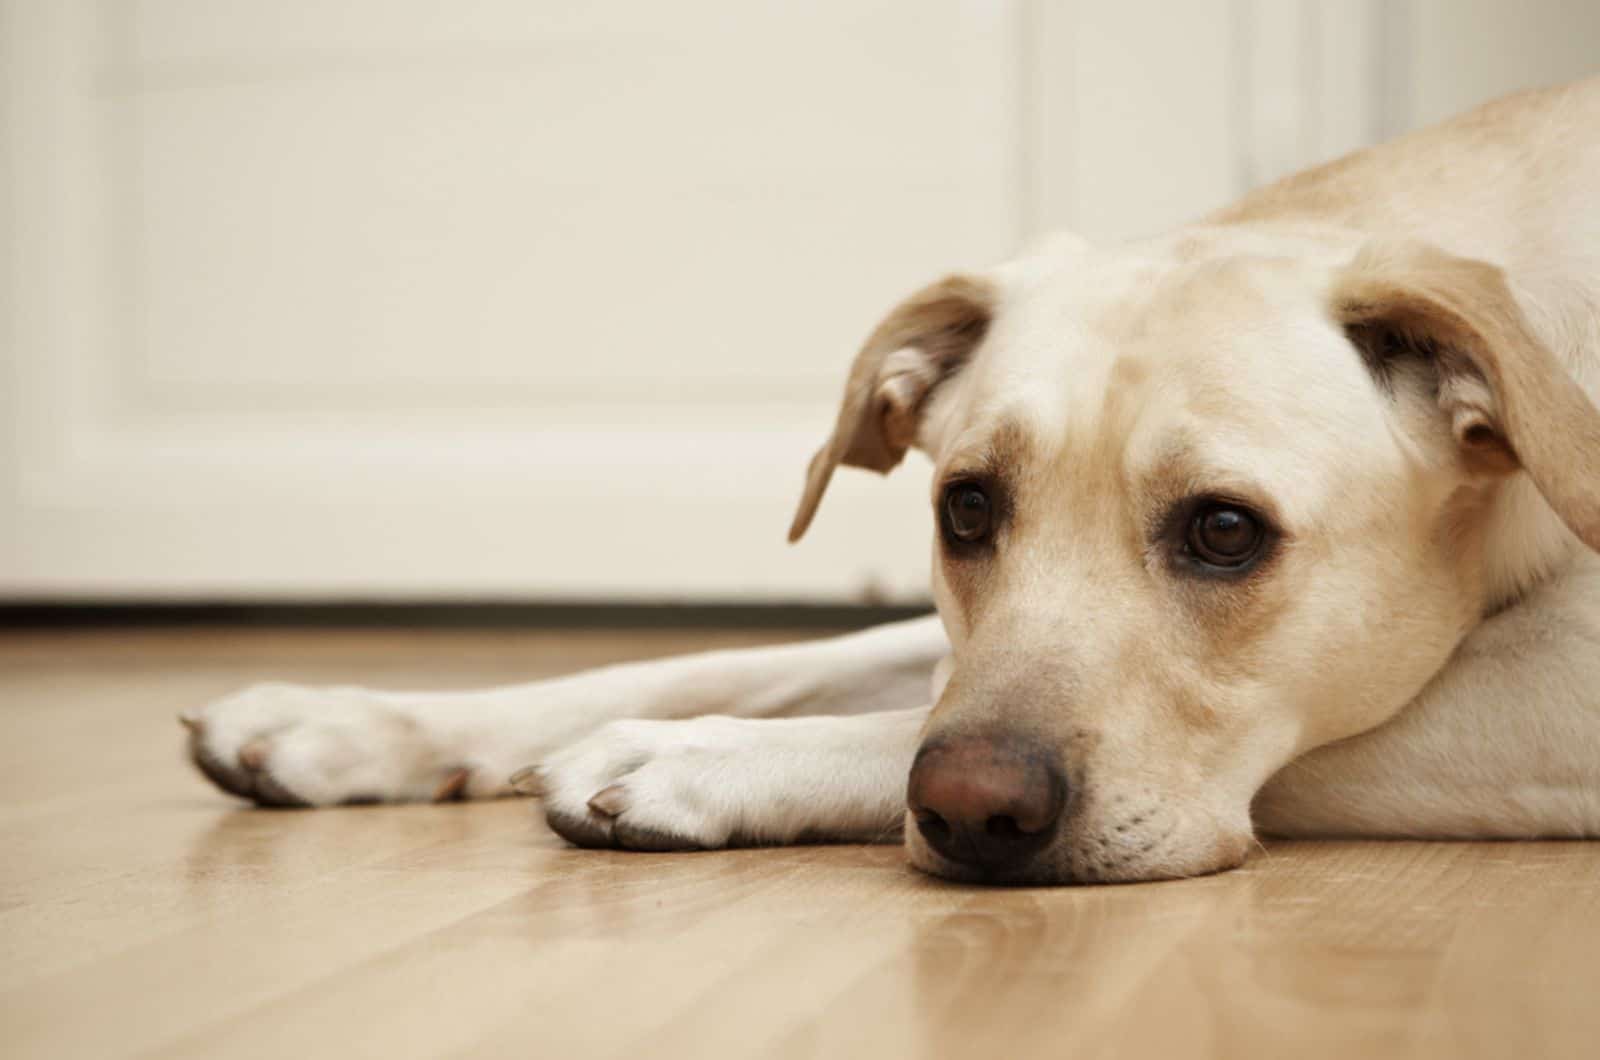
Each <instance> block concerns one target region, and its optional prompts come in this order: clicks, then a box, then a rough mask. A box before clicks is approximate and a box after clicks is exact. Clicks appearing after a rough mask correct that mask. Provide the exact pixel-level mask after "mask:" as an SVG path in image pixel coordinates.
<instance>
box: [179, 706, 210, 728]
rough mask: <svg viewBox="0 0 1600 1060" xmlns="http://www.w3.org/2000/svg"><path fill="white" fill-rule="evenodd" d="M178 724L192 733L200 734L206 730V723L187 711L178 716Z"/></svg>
mask: <svg viewBox="0 0 1600 1060" xmlns="http://www.w3.org/2000/svg"><path fill="white" fill-rule="evenodd" d="M178 724H179V725H182V726H183V727H184V728H185V729H188V730H189V731H190V732H199V731H200V730H201V729H203V728H205V722H203V721H201V720H200V718H199V717H198V716H197V715H194V714H190V713H188V712H187V711H186V712H184V713H181V714H179V715H178Z"/></svg>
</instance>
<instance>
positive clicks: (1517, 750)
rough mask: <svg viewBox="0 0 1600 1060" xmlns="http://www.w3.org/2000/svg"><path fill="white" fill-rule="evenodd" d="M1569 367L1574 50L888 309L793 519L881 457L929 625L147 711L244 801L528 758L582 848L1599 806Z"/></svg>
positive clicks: (1311, 829)
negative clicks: (1446, 112)
mask: <svg viewBox="0 0 1600 1060" xmlns="http://www.w3.org/2000/svg"><path fill="white" fill-rule="evenodd" d="M1597 386H1600V79H1597V80H1591V81H1587V82H1584V83H1582V84H1578V85H1573V86H1570V87H1567V88H1562V89H1556V90H1552V91H1544V92H1537V93H1532V94H1528V95H1523V96H1518V97H1516V98H1513V99H1509V100H1505V101H1502V102H1500V103H1496V104H1493V105H1491V106H1488V107H1485V108H1483V109H1481V110H1478V111H1475V112H1473V113H1471V114H1468V115H1466V116H1465V117H1463V118H1460V119H1458V120H1456V121H1454V122H1451V123H1449V124H1447V125H1444V126H1442V127H1439V128H1436V129H1432V130H1429V131H1426V132H1422V133H1419V134H1416V135H1413V136H1409V137H1407V138H1405V139H1403V140H1400V141H1398V142H1396V143H1394V144H1391V145H1388V146H1385V147H1381V148H1378V149H1375V150H1371V151H1367V152H1363V153H1360V154H1357V155H1354V156H1352V157H1349V158H1346V159H1344V160H1342V161H1339V162H1336V163H1334V164H1332V165H1329V166H1325V167H1323V168H1320V169H1316V170H1313V171H1311V172H1309V173H1305V174H1302V175H1300V176H1297V177H1294V178H1291V179H1289V180H1286V181H1284V182H1282V183H1280V184H1277V185H1274V186H1272V187H1269V188H1266V189H1264V190H1262V191H1259V192H1257V193H1255V194H1253V195H1251V196H1249V197H1248V198H1246V199H1245V200H1244V201H1243V202H1242V203H1240V204H1238V205H1237V206H1234V207H1233V208H1231V209H1228V210H1224V211H1222V212H1221V213H1218V214H1216V215H1214V216H1212V217H1209V218H1206V219H1205V220H1203V221H1201V222H1199V223H1197V224H1195V225H1193V226H1191V227H1188V228H1184V229H1182V230H1180V231H1177V232H1174V233H1172V234H1170V235H1166V236H1162V237H1159V238H1156V239H1151V240H1147V241H1144V242H1138V243H1134V244H1132V245H1128V246H1122V247H1115V248H1095V247H1090V246H1087V245H1084V244H1083V243H1081V242H1079V241H1076V240H1073V239H1070V238H1063V239H1058V240H1056V241H1054V242H1052V243H1050V244H1049V245H1048V246H1046V247H1045V248H1043V249H1041V250H1039V251H1038V252H1037V253H1034V254H1032V255H1031V256H1027V257H1024V258H1022V259H1020V260H1018V261H1014V262H1012V263H1010V264H1007V265H1003V266H1001V267H999V268H996V269H993V270H991V271H988V272H982V273H973V274H970V275H962V276H954V277H950V278H948V279H945V280H943V281H940V282H939V283H935V284H934V285H932V286H931V287H928V288H926V289H925V290H922V291H919V292H917V293H916V294H913V295H912V296H911V297H910V298H908V299H907V300H906V301H905V302H903V303H902V304H901V305H900V306H898V307H897V308H895V309H894V310H893V311H892V312H891V313H890V314H889V316H888V318H887V319H886V320H885V321H884V322H883V323H882V324H881V325H880V326H879V327H878V329H877V330H876V331H875V332H874V333H873V335H872V336H871V337H870V338H869V339H868V341H867V343H866V346H865V348H864V349H863V350H862V351H861V353H860V355H859V356H858V357H857V359H856V362H855V366H854V368H853V369H852V370H851V373H850V379H849V383H848V385H847V387H846V390H845V396H844V404H843V408H842V410H841V411H840V413H839V418H838V424H837V426H836V427H835V429H834V433H833V436H832V438H831V439H829V441H828V442H827V443H826V445H824V446H823V448H822V450H821V452H820V453H818V455H817V457H816V458H815V460H814V461H813V462H812V465H811V469H810V474H809V477H808V479H807V482H806V486H805V492H804V495H803V497H802V499H801V502H800V509H799V513H798V514H797V516H796V518H795V521H794V527H793V530H792V534H791V536H792V537H795V538H798V537H799V536H800V535H801V534H802V533H803V532H804V531H805V528H806V526H807V525H808V524H809V523H810V522H811V519H812V517H813V515H814V514H815V512H816V509H817V504H818V502H819V500H820V499H821V497H822V494H823V491H824V489H825V488H826V486H827V483H828V479H829V477H830V476H831V475H832V474H833V473H834V470H835V469H836V468H837V467H838V465H840V464H848V465H852V466H856V467H865V468H870V469H872V470H875V471H880V472H883V471H888V470H889V469H890V468H892V467H894V466H895V465H896V464H897V463H899V462H900V459H901V457H902V456H903V455H904V454H905V452H906V450H907V449H908V448H911V447H917V448H920V449H922V450H923V451H925V452H926V453H927V454H928V455H929V457H930V458H931V459H932V461H933V463H934V465H935V469H936V470H935V473H934V478H933V482H934V485H933V490H932V496H931V498H930V503H931V507H932V516H933V518H932V522H933V526H934V544H933V551H934V562H933V586H934V594H935V597H936V600H937V603H938V616H937V617H936V618H933V617H930V618H928V619H924V620H918V621H913V622H907V623H901V624H898V625H893V626H887V627H884V628H881V629H877V630H871V631H868V632H865V633H861V634H856V635H853V636H848V637H841V638H837V639H834V640H829V641H822V642H817V643H810V644H801V645H794V646H785V647H777V648H768V649H760V650H755V651H742V652H726V653H714V654H707V655H698V656H690V657H686V658H680V659H674V660H668V661H665V662H654V663H643V664H635V665H626V666H619V667H613V668H610V669H606V670H600V671H595V672H591V673H584V674H579V675H577V676H574V677H569V678H564V679H561V680H555V681H549V682H543V683H539V684H534V685H526V686H520V687H515V688H502V689H494V690H489V691H481V692H471V693H462V694H431V693H430V694H393V693H385V692H374V691H366V690H362V689H353V688H331V689H314V688H302V687H293V686H283V685H271V686H261V687H257V688H252V689H249V690H247V691H245V692H242V693H239V694H238V695H235V696H231V697H229V698H227V699H224V700H222V701H220V702H217V703H214V704H212V705H210V706H209V707H207V708H205V709H204V710H201V711H198V712H196V713H194V714H192V715H189V716H187V717H186V718H185V721H186V723H187V724H188V725H189V727H190V729H191V750H192V754H193V757H194V759H195V761H196V762H197V763H198V765H199V766H200V768H201V769H202V770H203V771H204V772H205V773H206V774H207V775H208V776H209V777H210V778H211V779H212V780H213V781H215V782H216V783H217V784H218V785H220V786H221V787H223V788H225V789H227V790H228V791H231V792H234V793H235V794H238V795H241V796H245V797H248V798H252V799H255V800H256V801H258V802H261V803H268V804H298V805H313V806H325V805H331V804H335V803H342V802H350V801H356V800H381V801H405V800H426V799H437V798H450V797H472V798H478V797H487V796H495V795H503V794H508V793H510V792H512V791H513V790H514V789H516V788H521V789H529V788H532V787H538V788H540V789H542V794H543V799H544V806H545V812H546V815H547V817H548V819H549V822H550V824H551V826H552V827H554V828H555V830H556V831H557V832H559V833H561V834H562V835H563V836H566V837H567V838H568V839H570V840H571V841H573V842H574V843H577V844H580V845H583V846H611V847H622V848H625V849H637V850H658V849H680V848H699V847H720V846H724V845H728V844H742V843H769V842H788V841H792V840H795V839H799V838H803V837H809V838H833V839H873V838H881V837H885V836H889V835H894V834H897V833H898V832H899V831H900V830H901V828H902V825H903V830H904V834H905V837H906V842H907V846H908V848H909V850H910V857H911V860H912V861H913V862H914V863H915V864H916V865H917V866H918V867H920V868H923V869H926V870H927V871H929V872H933V873H937V874H939V875H942V876H949V877H955V878H959V879H968V880H986V881H1000V882H1036V883H1057V882H1068V881H1105V880H1139V879H1152V878H1159V877H1170V876H1184V875H1190V874H1195V873H1205V872H1213V871H1216V870H1219V869H1225V868H1228V867H1230V866H1234V865H1237V864H1239V863H1240V861H1241V860H1243V859H1244V857H1245V855H1246V852H1247V851H1248V849H1249V847H1250V844H1251V838H1252V835H1253V833H1254V831H1255V830H1257V829H1259V830H1264V831H1268V832H1272V833H1277V834H1294V835H1375V836H1458V837H1478V836H1481V837H1490V836H1496V837H1518V836H1528V837H1531V836H1594V835H1600V556H1597V555H1596V553H1595V551H1593V550H1596V549H1600V412H1597V411H1596V408H1595V405H1594V403H1593V400H1592V395H1593V394H1594V393H1595V392H1596V388H1597ZM930 682H931V691H930ZM930 704H931V705H930ZM530 765H536V766H537V769H536V770H526V769H524V768H523V767H527V766H530ZM519 770H522V772H521V774H520V776H519V778H518V780H517V782H516V783H513V779H512V778H513V774H515V773H517V772H518V771H519Z"/></svg>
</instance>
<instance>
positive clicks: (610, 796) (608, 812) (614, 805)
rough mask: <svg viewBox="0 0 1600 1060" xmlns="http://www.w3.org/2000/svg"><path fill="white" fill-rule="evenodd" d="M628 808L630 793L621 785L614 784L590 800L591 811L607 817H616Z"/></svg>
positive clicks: (596, 793) (598, 792)
mask: <svg viewBox="0 0 1600 1060" xmlns="http://www.w3.org/2000/svg"><path fill="white" fill-rule="evenodd" d="M627 808H628V793H627V792H626V791H625V790H623V787H622V785H621V784H613V785H611V786H610V787H609V788H604V789H602V790H600V791H597V792H595V794H594V797H593V798H591V799H590V800H589V809H591V810H593V811H594V812H595V813H598V814H603V815H605V816H606V817H616V816H617V815H618V814H620V813H622V811H623V810H625V809H627Z"/></svg>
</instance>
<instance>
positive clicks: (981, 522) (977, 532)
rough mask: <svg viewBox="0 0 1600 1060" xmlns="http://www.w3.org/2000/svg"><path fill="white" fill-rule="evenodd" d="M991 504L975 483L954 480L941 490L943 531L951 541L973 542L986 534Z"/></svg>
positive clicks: (969, 543)
mask: <svg viewBox="0 0 1600 1060" xmlns="http://www.w3.org/2000/svg"><path fill="white" fill-rule="evenodd" d="M993 526H994V505H993V504H992V503H990V501H989V495H988V494H987V493H985V492H984V490H983V487H982V486H979V485H978V484H977V483H975V482H957V483H954V484H953V485H950V486H948V487H946V488H945V491H944V532H945V536H946V537H947V538H949V539H950V540H952V541H957V542H960V543H962V544H967V545H973V544H977V543H978V542H980V541H982V540H984V539H985V538H987V537H988V536H989V531H990V530H991V529H992V528H993Z"/></svg>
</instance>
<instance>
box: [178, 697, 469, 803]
mask: <svg viewBox="0 0 1600 1060" xmlns="http://www.w3.org/2000/svg"><path fill="white" fill-rule="evenodd" d="M180 720H182V722H183V723H184V725H185V727H187V728H188V730H189V757H190V758H191V759H192V760H193V761H194V764H195V766H196V767H197V768H198V769H199V770H200V772H202V773H204V774H205V775H206V777H207V778H208V779H210V780H211V782H212V783H213V784H215V785H217V787H219V788H221V789H222V790H224V791H227V792H231V793H232V794H234V795H238V796H241V797H242V798H246V799H251V800H253V801H255V802H257V803H259V804H261V805H263V806H334V805H339V804H341V803H354V802H422V801H429V800H434V801H437V800H441V799H450V798H460V797H463V796H467V795H473V796H481V795H486V794H495V793H496V792H492V791H488V790H487V789H484V790H478V789H479V788H482V787H483V784H484V782H485V778H478V777H475V776H474V774H473V771H472V770H470V769H468V768H467V767H466V766H465V765H464V764H463V763H460V762H453V761H451V760H450V758H449V756H448V755H447V754H446V753H445V750H444V748H442V747H441V746H440V741H439V740H437V739H436V738H434V735H433V734H431V733H430V732H429V731H428V729H427V727H426V726H425V725H424V724H423V722H422V721H421V720H420V719H419V718H417V717H416V716H415V715H414V714H413V713H410V712H407V711H404V710H402V709H400V708H399V707H398V706H396V705H395V704H394V703H392V702H389V701H387V700H386V699H385V697H384V695H383V694H381V693H377V692H371V691H368V690H366V689H361V688H315V687H306V686H302V685H288V684H264V685H256V686H254V687H252V688H248V689H246V690H244V691H243V692H238V693H235V694H234V695H231V696H227V697H225V698H223V699H219V700H217V701H216V702H214V703H211V704H210V705H209V706H206V707H204V708H202V709H200V710H197V711H191V712H187V713H185V714H183V715H181V717H180ZM496 783H497V784H498V780H497V781H496Z"/></svg>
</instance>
